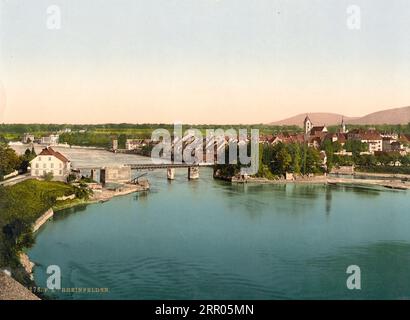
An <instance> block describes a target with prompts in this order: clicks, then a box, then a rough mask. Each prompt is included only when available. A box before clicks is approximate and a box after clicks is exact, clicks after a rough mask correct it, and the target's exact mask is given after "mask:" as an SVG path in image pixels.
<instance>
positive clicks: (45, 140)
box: [40, 134, 60, 146]
mask: <svg viewBox="0 0 410 320" xmlns="http://www.w3.org/2000/svg"><path fill="white" fill-rule="evenodd" d="M59 139H60V136H59V135H58V134H50V135H49V136H46V137H41V139H40V143H41V144H45V145H49V146H50V145H56V144H58V141H59Z"/></svg>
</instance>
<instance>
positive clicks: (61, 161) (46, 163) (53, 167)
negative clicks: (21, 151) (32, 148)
mask: <svg viewBox="0 0 410 320" xmlns="http://www.w3.org/2000/svg"><path fill="white" fill-rule="evenodd" d="M30 168H31V170H30V173H31V176H32V177H42V176H44V175H45V174H47V173H52V174H53V176H54V177H55V178H57V179H59V178H65V177H66V176H68V174H69V173H70V170H71V163H70V161H69V160H68V159H67V158H66V157H65V156H63V155H62V154H61V153H60V152H57V151H54V150H53V149H52V148H51V147H47V148H44V149H43V150H42V151H41V152H40V153H39V154H38V155H37V157H35V158H34V159H33V160H31V161H30Z"/></svg>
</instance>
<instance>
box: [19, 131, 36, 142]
mask: <svg viewBox="0 0 410 320" xmlns="http://www.w3.org/2000/svg"><path fill="white" fill-rule="evenodd" d="M34 139H35V138H34V134H31V133H25V134H24V135H23V139H22V140H23V141H22V142H23V143H32V142H34Z"/></svg>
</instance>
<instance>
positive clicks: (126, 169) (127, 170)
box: [100, 166, 131, 184]
mask: <svg viewBox="0 0 410 320" xmlns="http://www.w3.org/2000/svg"><path fill="white" fill-rule="evenodd" d="M100 180H101V183H102V184H106V183H127V182H130V180H131V167H130V166H116V167H105V168H102V169H101V173H100Z"/></svg>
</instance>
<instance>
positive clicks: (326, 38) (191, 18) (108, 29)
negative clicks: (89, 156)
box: [0, 0, 410, 124]
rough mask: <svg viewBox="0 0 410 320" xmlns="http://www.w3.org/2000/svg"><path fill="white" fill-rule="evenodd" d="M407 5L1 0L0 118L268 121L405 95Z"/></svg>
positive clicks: (386, 104)
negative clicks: (57, 16) (353, 8)
mask: <svg viewBox="0 0 410 320" xmlns="http://www.w3.org/2000/svg"><path fill="white" fill-rule="evenodd" d="M52 5H56V6H57V7H58V9H59V10H60V17H61V24H60V28H59V29H50V28H49V27H50V19H52V20H51V21H54V22H55V20H53V19H54V17H55V11H52V12H51V13H50V11H49V12H48V11H47V9H48V8H49V7H50V6H52ZM350 5H356V6H358V8H360V28H359V29H357V28H356V29H352V28H349V27H348V23H347V22H348V21H350V22H351V21H352V20H349V19H351V18H352V14H351V13H349V12H347V9H348V7H349V6H350ZM355 13H357V11H355ZM354 17H357V16H356V15H355V16H354ZM409 17H410V6H409V5H408V1H407V0H394V1H389V0H349V1H345V0H104V1H102V0H50V1H47V0H36V1H32V0H0V123H2V122H5V123H121V122H128V123H173V122H176V121H178V122H183V123H191V124H206V123H209V124H212V123H214V124H225V123H230V124H238V123H268V122H272V121H276V120H281V119H283V118H286V117H290V116H293V115H296V114H299V113H307V112H334V113H340V114H344V115H347V116H361V115H365V114H367V113H371V112H375V111H378V110H383V109H387V108H393V107H403V106H408V105H410V90H409V88H410V59H409V57H410V35H409V33H408V30H410V19H409ZM355 21H357V20H355ZM51 25H52V26H55V24H54V25H53V24H51ZM354 26H355V27H357V26H358V25H357V24H355V25H354Z"/></svg>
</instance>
